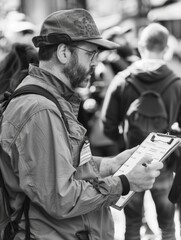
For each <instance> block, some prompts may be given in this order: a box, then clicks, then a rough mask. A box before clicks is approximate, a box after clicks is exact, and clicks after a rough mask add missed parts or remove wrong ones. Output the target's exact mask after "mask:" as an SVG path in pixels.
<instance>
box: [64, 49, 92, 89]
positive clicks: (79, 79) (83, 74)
mask: <svg viewBox="0 0 181 240" xmlns="http://www.w3.org/2000/svg"><path fill="white" fill-rule="evenodd" d="M63 72H64V74H65V76H66V77H67V78H68V79H69V81H70V84H71V86H72V88H74V89H75V88H77V87H86V86H87V85H88V83H89V80H90V77H91V74H92V73H93V68H90V69H89V70H88V71H87V70H86V69H85V68H84V67H83V66H82V65H80V64H79V63H78V57H77V54H76V53H75V52H73V53H72V57H71V59H70V61H69V63H68V65H67V66H66V67H65V68H64V71H63Z"/></svg>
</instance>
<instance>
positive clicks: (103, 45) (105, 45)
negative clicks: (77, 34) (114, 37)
mask: <svg viewBox="0 0 181 240" xmlns="http://www.w3.org/2000/svg"><path fill="white" fill-rule="evenodd" d="M85 42H89V43H93V44H96V45H98V46H99V47H100V49H102V50H111V49H117V48H118V47H119V44H117V43H114V42H111V41H109V40H106V39H101V38H99V39H98V38H96V39H88V40H85Z"/></svg>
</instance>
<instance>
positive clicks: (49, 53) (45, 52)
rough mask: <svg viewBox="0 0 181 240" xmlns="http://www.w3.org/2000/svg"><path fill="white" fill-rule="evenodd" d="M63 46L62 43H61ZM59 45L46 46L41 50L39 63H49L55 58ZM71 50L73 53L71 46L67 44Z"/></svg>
mask: <svg viewBox="0 0 181 240" xmlns="http://www.w3.org/2000/svg"><path fill="white" fill-rule="evenodd" d="M60 44H61V43H60ZM58 45H59V44H54V45H45V46H41V47H40V48H39V61H48V60H50V59H51V58H52V57H53V54H54V53H55V52H56V51H57V48H58ZM67 46H68V47H69V50H70V51H71V52H73V48H71V45H69V44H67Z"/></svg>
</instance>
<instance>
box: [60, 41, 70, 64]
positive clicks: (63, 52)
mask: <svg viewBox="0 0 181 240" xmlns="http://www.w3.org/2000/svg"><path fill="white" fill-rule="evenodd" d="M69 56H70V52H69V51H68V48H67V46H66V45H65V44H63V43H62V44H59V45H58V47H57V58H58V60H59V61H60V62H61V63H62V64H66V63H67V61H68V59H69Z"/></svg>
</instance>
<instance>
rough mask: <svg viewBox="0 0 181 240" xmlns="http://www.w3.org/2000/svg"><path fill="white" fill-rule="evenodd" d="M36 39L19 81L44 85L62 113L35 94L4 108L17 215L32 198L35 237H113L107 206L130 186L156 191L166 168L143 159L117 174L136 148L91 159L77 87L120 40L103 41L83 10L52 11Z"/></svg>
mask: <svg viewBox="0 0 181 240" xmlns="http://www.w3.org/2000/svg"><path fill="white" fill-rule="evenodd" d="M33 43H34V45H35V46H36V47H39V66H34V65H30V68H29V75H28V76H27V77H26V78H25V79H24V80H23V81H22V83H21V84H20V86H24V85H28V84H35V85H38V86H41V87H43V88H45V89H46V90H48V91H49V92H50V93H52V94H53V95H54V96H55V97H56V98H57V100H58V101H59V103H60V105H61V107H62V109H63V114H60V112H59V110H58V108H57V107H56V105H55V104H54V103H53V102H52V101H50V100H48V99H46V98H45V97H43V96H40V95H35V94H29V95H22V96H19V97H17V98H15V99H13V100H12V101H11V102H10V104H9V105H8V107H7V109H6V110H5V112H4V118H3V123H2V131H1V135H0V140H1V143H2V147H3V150H4V151H5V152H6V155H7V159H6V161H5V160H4V159H2V163H1V164H2V166H3V177H4V179H5V183H6V185H7V190H8V193H9V197H10V203H11V207H12V209H14V210H17V211H16V212H15V214H14V215H17V214H18V210H19V209H20V208H21V205H22V203H23V201H24V198H25V195H27V196H28V198H29V199H30V206H29V224H30V233H31V239H39V240H48V239H53V240H56V239H57V240H76V239H84V240H88V239H92V240H98V239H100V240H111V239H112V240H113V239H114V225H113V219H112V216H111V212H110V208H109V206H111V205H112V204H114V203H115V202H117V200H118V199H119V197H120V196H121V195H124V194H127V193H128V192H129V190H134V191H136V192H140V191H142V190H145V189H149V188H151V187H152V185H153V182H154V181H155V177H157V176H158V175H159V173H160V169H161V168H162V167H163V165H162V163H152V164H150V165H149V167H148V168H147V169H145V167H143V166H142V163H143V162H144V163H145V162H150V158H149V157H147V158H146V157H145V158H144V159H143V160H142V161H141V163H139V164H137V165H136V166H135V167H134V169H133V170H132V171H130V172H129V173H128V174H127V175H126V176H125V175H121V176H119V177H118V176H113V174H114V173H115V172H116V170H117V169H118V168H119V167H120V166H121V165H122V164H123V163H124V162H125V161H126V160H127V159H128V157H129V156H130V155H131V154H132V153H133V152H134V151H135V148H134V149H131V150H127V151H125V152H123V153H121V154H119V155H118V156H115V157H114V158H112V159H110V158H103V159H102V158H99V157H93V156H92V155H91V152H90V147H89V142H88V140H87V139H85V134H86V130H85V128H84V127H83V126H82V125H81V124H80V123H79V122H78V120H77V115H78V111H79V104H80V99H79V97H78V96H77V94H76V93H75V88H76V87H85V86H86V85H87V83H88V81H89V79H90V77H91V73H92V72H93V70H94V67H95V65H96V63H97V59H96V57H97V54H98V50H101V49H112V48H115V47H117V45H116V44H114V43H112V42H110V41H106V40H104V39H102V37H101V36H100V34H99V31H98V29H97V27H96V24H95V22H94V20H93V18H92V17H91V15H90V14H89V12H87V11H86V10H84V9H73V10H64V11H58V12H55V13H52V14H51V15H49V16H48V17H47V18H46V19H45V21H44V23H43V25H42V28H41V32H40V36H37V37H34V38H33ZM63 115H64V116H63ZM63 117H65V119H66V122H68V127H67V125H66V123H65V119H64V118H63ZM68 128H69V129H68ZM25 225H26V226H25ZM25 229H26V230H25ZM25 232H26V239H29V238H28V233H27V232H28V228H27V224H25V220H24V218H22V219H21V221H20V223H19V231H18V233H17V234H16V236H15V239H16V240H17V239H18V240H20V239H25Z"/></svg>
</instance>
